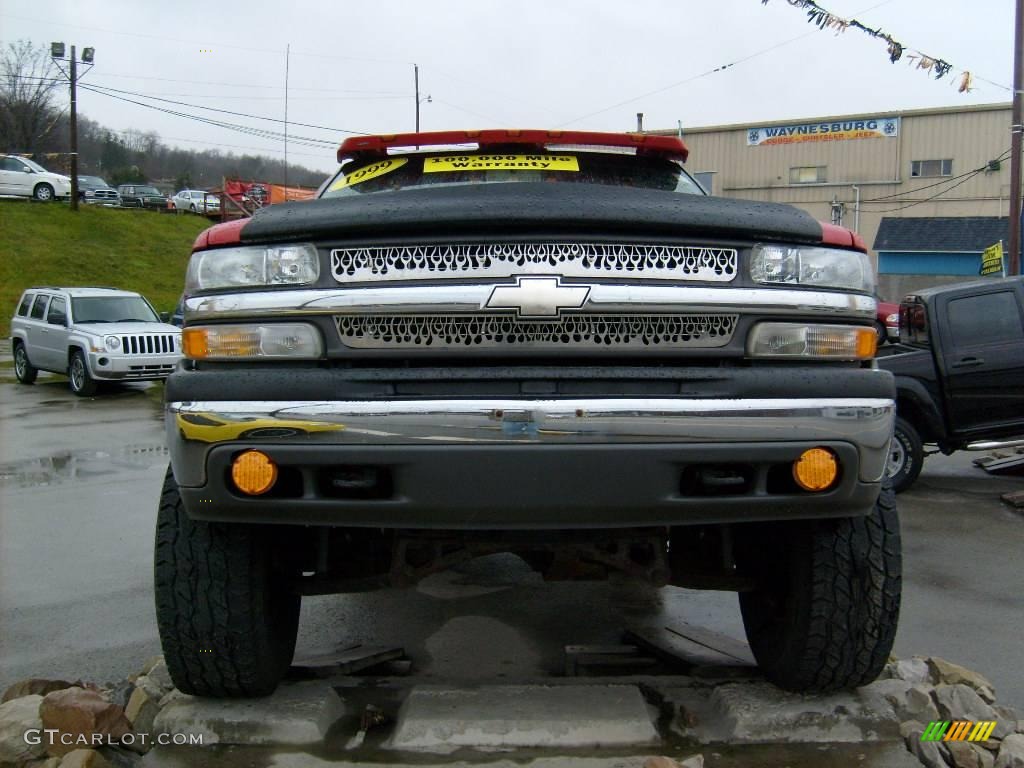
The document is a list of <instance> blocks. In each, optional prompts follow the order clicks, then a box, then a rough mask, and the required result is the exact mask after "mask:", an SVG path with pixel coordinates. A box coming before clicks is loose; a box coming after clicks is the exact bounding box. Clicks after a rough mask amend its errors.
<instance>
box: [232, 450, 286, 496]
mask: <svg viewBox="0 0 1024 768" xmlns="http://www.w3.org/2000/svg"><path fill="white" fill-rule="evenodd" d="M231 479H232V480H233V481H234V483H235V487H236V488H237V489H238V490H240V491H241V492H242V493H245V494H248V495H249V496H259V495H261V494H264V493H266V492H267V491H269V490H270V489H271V488H273V487H274V483H276V482H277V465H276V464H275V463H274V462H273V460H272V459H271V458H270V457H269V456H267V454H265V453H263V452H262V451H246V452H245V453H241V454H239V455H238V456H236V457H235V460H234V461H233V462H232V463H231Z"/></svg>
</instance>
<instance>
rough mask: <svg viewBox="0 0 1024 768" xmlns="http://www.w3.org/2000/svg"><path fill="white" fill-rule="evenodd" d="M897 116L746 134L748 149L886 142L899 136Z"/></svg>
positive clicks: (763, 129) (812, 124) (774, 126)
mask: <svg viewBox="0 0 1024 768" xmlns="http://www.w3.org/2000/svg"><path fill="white" fill-rule="evenodd" d="M899 132H900V119H899V118H898V117H867V118H864V119H862V120H836V121H834V122H831V123H827V122H826V123H804V124H802V125H773V126H770V127H765V128H751V129H750V130H748V131H747V146H748V147H760V146H763V145H766V144H769V145H771V144H799V143H801V142H804V141H847V140H849V139H886V138H892V137H894V136H898V135H899Z"/></svg>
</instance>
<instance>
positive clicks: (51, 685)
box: [0, 677, 76, 704]
mask: <svg viewBox="0 0 1024 768" xmlns="http://www.w3.org/2000/svg"><path fill="white" fill-rule="evenodd" d="M73 685H76V683H69V682H68V681H67V680H48V679H46V678H42V677H30V678H29V679H27V680H19V681H18V682H16V683H13V684H12V685H10V686H8V688H7V690H6V691H4V695H3V696H2V697H0V704H3V703H5V702H8V701H10V700H11V699H20V698H21V697H22V696H32V695H37V696H45V695H46V694H48V693H50V692H52V691H59V690H62V689H63V688H70V687H71V686H73Z"/></svg>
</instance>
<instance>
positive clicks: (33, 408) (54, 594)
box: [0, 368, 1024, 707]
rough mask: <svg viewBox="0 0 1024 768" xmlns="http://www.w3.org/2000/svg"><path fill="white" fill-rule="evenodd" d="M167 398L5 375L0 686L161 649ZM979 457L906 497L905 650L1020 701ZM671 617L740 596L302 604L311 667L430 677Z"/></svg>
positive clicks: (507, 560) (469, 570) (1007, 593)
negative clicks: (357, 666)
mask: <svg viewBox="0 0 1024 768" xmlns="http://www.w3.org/2000/svg"><path fill="white" fill-rule="evenodd" d="M161 419H162V413H161V410H160V405H159V387H156V386H153V385H143V384H137V385H129V386H125V387H122V388H116V389H113V390H111V391H109V392H105V393H102V394H101V395H100V396H98V397H96V398H94V399H80V398H76V397H74V396H73V395H72V394H71V393H70V392H69V391H68V389H67V383H66V380H65V379H63V378H60V377H50V376H47V375H45V374H44V375H41V376H40V379H39V382H38V383H37V384H36V385H35V386H32V387H25V386H20V385H18V384H16V383H14V381H13V372H12V371H11V369H10V368H3V369H0V690H2V689H3V688H4V687H6V686H7V685H8V684H10V683H11V682H13V681H15V680H17V679H19V678H23V677H27V676H46V677H63V678H67V679H71V680H74V679H79V678H82V679H87V680H94V681H99V682H103V681H112V680H117V679H120V678H123V677H125V676H127V675H128V674H131V673H132V672H136V671H138V669H139V667H140V666H141V664H142V662H143V661H144V660H145V659H146V658H147V657H150V656H153V655H155V654H157V653H159V652H160V649H159V643H158V641H157V637H156V625H155V619H154V616H153V606H152V593H151V589H152V573H151V570H152V564H151V556H152V537H153V525H154V519H155V513H156V503H157V496H158V494H159V490H160V484H161V482H162V478H163V474H164V471H165V468H166V462H167V457H166V451H165V449H164V446H163V430H162V421H161ZM973 457H974V455H972V454H959V455H957V456H953V457H942V456H936V457H931V458H929V459H928V460H927V461H926V463H925V470H924V473H923V474H922V477H921V480H920V481H919V482H918V485H917V486H916V487H915V488H914V489H913V490H912V491H910V492H908V493H905V494H903V495H901V496H900V497H899V501H900V510H901V513H902V519H903V532H904V557H905V568H904V573H905V588H904V607H903V615H902V618H901V624H900V631H899V634H898V637H897V642H896V653H897V654H898V655H900V656H910V655H914V654H922V655H938V656H943V657H945V658H947V659H949V660H951V661H955V662H957V663H960V664H964V665H965V666H968V667H971V668H973V669H977V670H978V671H980V672H982V673H983V674H985V675H986V676H988V677H989V678H990V679H991V680H992V682H993V683H994V684H995V686H996V689H997V694H998V697H999V700H1000V701H1001V702H1003V703H1007V704H1011V705H1014V706H1017V707H1024V664H1021V661H1022V658H1021V643H1020V638H1021V637H1024V589H1022V588H1024V576H1022V570H1021V568H1020V563H1019V558H1020V554H1021V552H1024V516H1022V515H1020V514H1018V513H1015V512H1014V511H1012V510H1011V508H1010V507H1009V506H1007V505H1006V504H1004V503H1002V502H1001V501H1000V500H999V494H1000V493H1001V492H1005V491H1007V490H1021V489H1024V477H1003V478H994V477H990V476H988V475H986V474H985V473H984V472H982V471H981V470H979V469H976V468H974V467H973V466H971V459H972V458H973ZM658 616H662V617H664V618H665V619H666V620H668V621H670V622H671V621H686V622H689V623H691V624H696V625H699V626H703V627H707V628H709V629H713V630H715V631H718V632H722V633H725V634H728V635H731V636H733V637H737V638H742V637H743V632H742V625H741V623H740V618H739V610H738V607H737V604H736V599H735V596H734V595H731V594H727V593H712V592H703V593H698V592H692V591H689V590H681V589H676V588H666V589H661V590H655V589H653V588H649V587H646V586H644V585H639V584H635V583H629V582H614V581H613V582H610V583H598V584H584V583H577V584H564V583H563V584H557V583H556V584H545V583H544V582H543V581H541V580H540V578H539V577H538V576H537V575H536V574H533V573H531V572H530V571H529V570H528V569H527V568H526V567H525V565H524V564H523V563H522V562H521V561H519V560H518V559H516V558H512V557H504V556H493V557H490V558H483V559H481V560H479V561H475V562H473V563H470V564H469V565H468V566H466V567H464V568H462V569H461V570H460V571H457V572H449V573H444V574H437V575H435V576H433V577H431V578H429V579H428V580H426V581H425V582H423V583H421V584H420V585H419V586H418V587H417V588H416V589H413V590H385V591H382V592H376V593H367V594H357V595H348V596H327V597H317V598H307V599H306V600H305V601H304V603H303V611H302V622H301V627H300V637H299V649H298V655H299V656H309V655H316V654H319V653H327V652H330V651H332V650H334V649H336V648H338V647H339V646H341V647H349V646H352V645H355V644H357V643H363V644H372V645H395V646H401V647H404V649H405V650H406V652H407V653H408V654H409V656H410V657H411V658H412V660H413V663H414V668H415V669H416V672H417V674H418V675H423V676H426V677H434V678H437V679H446V680H473V681H483V680H491V681H495V682H500V681H502V680H505V679H510V678H518V677H524V676H529V677H533V676H537V675H549V674H560V672H561V669H562V664H563V652H562V649H563V646H564V645H566V644H609V643H616V642H618V641H619V640H620V635H621V630H622V629H623V628H624V627H625V626H628V625H630V624H632V623H635V622H645V623H646V622H649V621H650V620H651V619H652V618H654V617H658Z"/></svg>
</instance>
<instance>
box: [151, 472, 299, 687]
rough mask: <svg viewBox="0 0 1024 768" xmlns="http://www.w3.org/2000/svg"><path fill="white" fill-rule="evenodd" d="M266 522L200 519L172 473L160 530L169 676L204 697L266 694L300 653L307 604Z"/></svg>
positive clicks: (159, 607) (163, 638)
mask: <svg viewBox="0 0 1024 768" xmlns="http://www.w3.org/2000/svg"><path fill="white" fill-rule="evenodd" d="M272 544H273V541H272V536H271V534H270V532H269V531H268V530H266V529H265V528H262V527H260V526H257V525H242V524H236V525H227V524H223V523H206V522H203V521H201V520H193V519H192V518H190V517H189V516H188V513H186V512H185V509H184V507H183V506H182V503H181V496H180V495H179V493H178V486H177V483H176V482H175V480H174V475H173V474H172V473H171V470H170V468H168V470H167V477H166V479H165V480H164V487H163V493H162V495H161V497H160V509H159V511H158V513H157V523H156V563H155V581H156V620H157V627H158V629H159V632H160V642H161V644H162V645H163V650H164V657H165V659H166V661H167V670H168V671H169V672H170V674H171V679H172V680H174V684H175V685H176V686H177V687H178V689H179V690H180V691H182V692H184V693H190V694H193V695H196V696H215V697H241V696H265V695H267V694H269V693H271V692H272V691H273V690H274V688H276V687H277V684H278V682H280V680H281V678H282V677H283V676H284V674H285V672H286V671H287V670H288V666H289V665H290V664H291V661H292V655H293V654H294V652H295V637H296V634H297V632H298V626H299V605H300V601H301V598H300V597H299V595H298V594H297V593H295V592H293V591H292V590H291V588H290V587H291V584H290V583H289V579H288V575H287V574H284V573H280V572H278V571H276V570H275V569H274V566H273V554H274V548H273V546H272Z"/></svg>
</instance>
